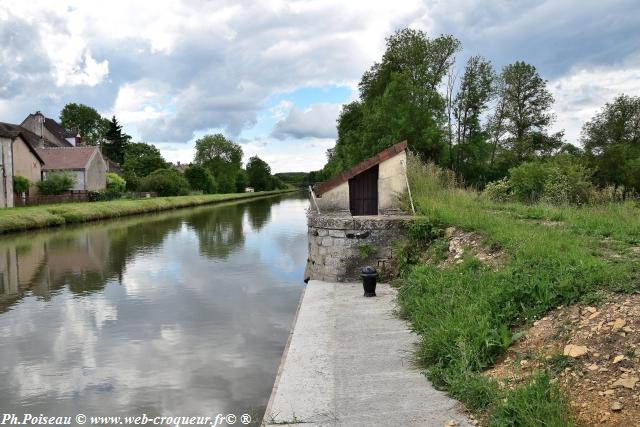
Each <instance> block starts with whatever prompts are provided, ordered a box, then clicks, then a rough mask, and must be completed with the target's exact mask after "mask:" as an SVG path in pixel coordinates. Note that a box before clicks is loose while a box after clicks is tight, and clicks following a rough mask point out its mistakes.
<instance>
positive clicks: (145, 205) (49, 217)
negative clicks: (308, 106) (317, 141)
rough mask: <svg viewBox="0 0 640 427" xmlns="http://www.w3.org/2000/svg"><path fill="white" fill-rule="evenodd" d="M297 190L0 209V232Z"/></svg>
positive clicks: (287, 191) (287, 190)
mask: <svg viewBox="0 0 640 427" xmlns="http://www.w3.org/2000/svg"><path fill="white" fill-rule="evenodd" d="M294 191H298V189H285V190H273V191H263V192H256V193H231V194H207V195H198V196H176V197H154V198H149V199H138V200H112V201H108V202H89V203H64V204H59V205H44V206H30V207H20V208H10V209H0V234H3V233H10V232H17V231H25V230H31V229H37V228H45V227H55V226H60V225H64V224H75V223H82V222H88V221H95V220H100V219H107V218H118V217H123V216H129V215H138V214H144V213H150V212H160V211H165V210H170V209H178V208H186V207H193V206H200V205H207V204H212V203H221V202H229V201H234V200H241V199H252V198H256V197H264V196H271V195H275V194H284V193H290V192H294Z"/></svg>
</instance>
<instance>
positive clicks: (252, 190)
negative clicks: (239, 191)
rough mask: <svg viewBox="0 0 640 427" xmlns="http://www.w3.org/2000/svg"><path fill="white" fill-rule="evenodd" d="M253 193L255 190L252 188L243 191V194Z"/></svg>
mask: <svg viewBox="0 0 640 427" xmlns="http://www.w3.org/2000/svg"><path fill="white" fill-rule="evenodd" d="M254 191H255V190H254V189H253V187H246V188H245V189H244V192H245V193H253V192H254Z"/></svg>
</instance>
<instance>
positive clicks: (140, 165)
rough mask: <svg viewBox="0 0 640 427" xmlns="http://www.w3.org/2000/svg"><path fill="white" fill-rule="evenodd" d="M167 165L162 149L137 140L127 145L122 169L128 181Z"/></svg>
mask: <svg viewBox="0 0 640 427" xmlns="http://www.w3.org/2000/svg"><path fill="white" fill-rule="evenodd" d="M166 167H167V162H165V160H164V159H163V158H162V154H160V150H158V149H157V148H156V147H155V146H153V145H151V144H145V143H144V142H136V143H133V144H129V145H127V148H126V149H125V153H124V162H123V163H122V169H123V170H124V171H125V173H126V176H127V178H126V179H127V181H129V179H133V180H135V178H136V177H137V178H142V177H145V176H147V175H149V174H150V173H151V172H153V171H155V170H157V169H163V168H166Z"/></svg>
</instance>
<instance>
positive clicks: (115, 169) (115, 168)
mask: <svg viewBox="0 0 640 427" xmlns="http://www.w3.org/2000/svg"><path fill="white" fill-rule="evenodd" d="M104 160H105V162H107V172H108V173H115V174H116V175H119V176H122V175H123V174H124V170H123V169H122V166H120V164H119V163H116V162H114V161H113V160H111V159H108V158H106V157H105V158H104Z"/></svg>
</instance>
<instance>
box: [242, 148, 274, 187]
mask: <svg viewBox="0 0 640 427" xmlns="http://www.w3.org/2000/svg"><path fill="white" fill-rule="evenodd" d="M247 175H248V176H249V185H250V186H251V187H253V188H254V189H255V190H256V191H264V190H271V189H273V187H272V184H273V183H272V181H271V167H269V165H268V164H267V162H265V161H264V160H262V159H261V158H260V157H258V156H253V157H251V158H250V159H249V161H248V162H247Z"/></svg>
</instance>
